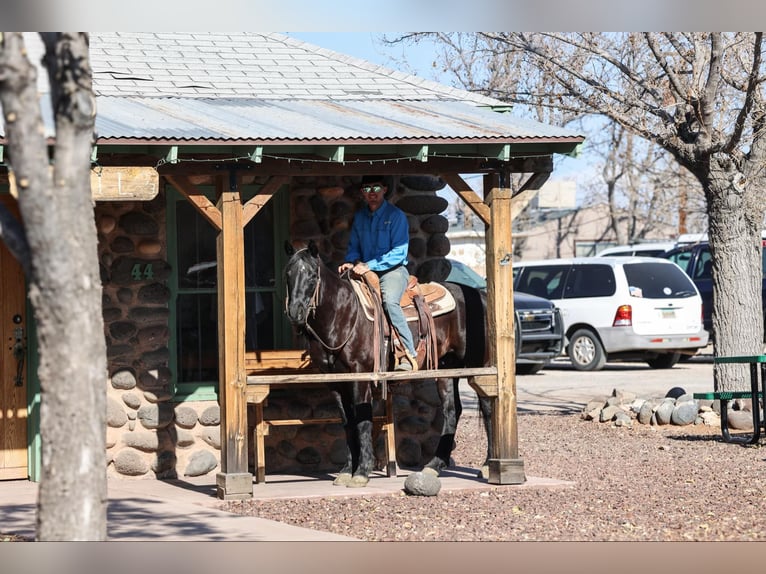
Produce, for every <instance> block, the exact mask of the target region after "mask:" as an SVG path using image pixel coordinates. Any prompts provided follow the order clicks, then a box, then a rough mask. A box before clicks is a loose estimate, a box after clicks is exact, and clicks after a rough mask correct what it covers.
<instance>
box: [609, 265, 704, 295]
mask: <svg viewBox="0 0 766 574" xmlns="http://www.w3.org/2000/svg"><path fill="white" fill-rule="evenodd" d="M623 269H625V277H626V279H627V280H628V288H629V289H630V294H631V295H632V296H633V297H644V298H647V299H675V298H683V297H693V296H694V295H696V294H697V290H696V289H695V288H694V283H692V282H691V280H690V279H689V277H688V276H687V275H686V273H684V272H683V271H681V270H680V269H678V268H677V267H676V266H675V265H667V264H662V263H629V264H627V265H624V266H623Z"/></svg>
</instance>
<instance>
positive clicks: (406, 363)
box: [394, 351, 418, 371]
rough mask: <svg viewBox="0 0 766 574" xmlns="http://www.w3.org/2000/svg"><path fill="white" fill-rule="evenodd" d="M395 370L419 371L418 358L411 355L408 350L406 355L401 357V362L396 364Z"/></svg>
mask: <svg viewBox="0 0 766 574" xmlns="http://www.w3.org/2000/svg"><path fill="white" fill-rule="evenodd" d="M394 370H395V371H417V370H418V360H417V358H415V357H413V356H412V355H410V353H409V352H408V351H405V352H404V356H403V357H402V358H401V359H399V364H398V365H396V368H395V369H394Z"/></svg>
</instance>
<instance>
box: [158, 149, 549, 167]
mask: <svg viewBox="0 0 766 574" xmlns="http://www.w3.org/2000/svg"><path fill="white" fill-rule="evenodd" d="M261 157H263V158H268V159H273V160H282V161H287V162H288V163H292V162H296V163H300V164H304V163H311V164H339V165H350V164H368V165H371V166H372V165H376V164H380V165H385V164H388V163H399V162H400V161H417V162H420V163H423V162H422V160H421V158H420V157H419V156H417V155H410V156H402V157H395V158H382V159H344V160H343V161H342V162H338V161H336V160H333V159H323V158H297V157H291V156H280V155H274V154H267V153H264V154H263V155H262V156H261ZM427 157H429V158H442V159H476V160H489V159H497V158H493V157H489V156H486V155H465V154H460V153H444V152H442V153H439V152H430V153H429V154H428V156H427ZM540 157H542V156H541V155H540V154H528V155H514V156H513V159H515V160H518V159H534V158H540ZM239 161H247V162H248V163H251V162H252V158H251V156H249V155H244V156H234V157H228V158H204V159H203V158H193V157H188V158H181V157H179V158H176V159H174V161H173V162H172V163H184V162H185V163H221V162H239ZM166 163H170V162H168V161H167V160H166V159H165V158H162V159H160V160H158V161H157V164H156V165H155V168H159V167H161V166H163V165H165V164H166Z"/></svg>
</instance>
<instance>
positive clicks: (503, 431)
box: [484, 174, 526, 484]
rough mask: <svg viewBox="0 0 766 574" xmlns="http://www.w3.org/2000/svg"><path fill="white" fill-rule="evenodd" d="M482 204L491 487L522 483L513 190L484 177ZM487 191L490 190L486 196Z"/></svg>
mask: <svg viewBox="0 0 766 574" xmlns="http://www.w3.org/2000/svg"><path fill="white" fill-rule="evenodd" d="M484 190H485V200H484V201H485V202H486V203H487V205H489V208H490V225H489V228H488V229H487V233H486V234H485V239H486V246H487V315H488V317H487V320H488V321H487V322H488V326H489V344H490V349H491V355H490V356H491V357H493V358H494V364H495V365H496V366H497V398H496V399H495V400H494V401H493V402H494V406H493V409H492V422H493V425H494V436H493V441H492V444H491V445H490V460H489V482H490V483H491V484H521V483H523V482H525V481H526V476H525V475H524V461H522V460H521V459H520V458H519V437H518V429H517V420H516V357H515V354H516V351H515V334H514V311H513V265H512V263H513V256H512V254H513V247H512V244H511V223H512V218H511V190H510V189H509V188H507V187H502V188H501V187H499V182H498V176H497V175H495V174H489V175H486V176H485V177H484ZM487 190H490V191H489V193H487Z"/></svg>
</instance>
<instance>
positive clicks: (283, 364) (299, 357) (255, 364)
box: [245, 349, 318, 375]
mask: <svg viewBox="0 0 766 574" xmlns="http://www.w3.org/2000/svg"><path fill="white" fill-rule="evenodd" d="M245 371H246V372H247V374H249V375H252V374H257V373H258V372H259V371H270V372H272V373H273V372H274V371H295V372H299V371H305V372H310V371H316V372H318V369H316V367H314V366H312V364H311V358H310V357H309V354H308V352H307V351H304V350H292V349H286V350H273V351H272V350H262V351H247V352H246V353H245Z"/></svg>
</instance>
